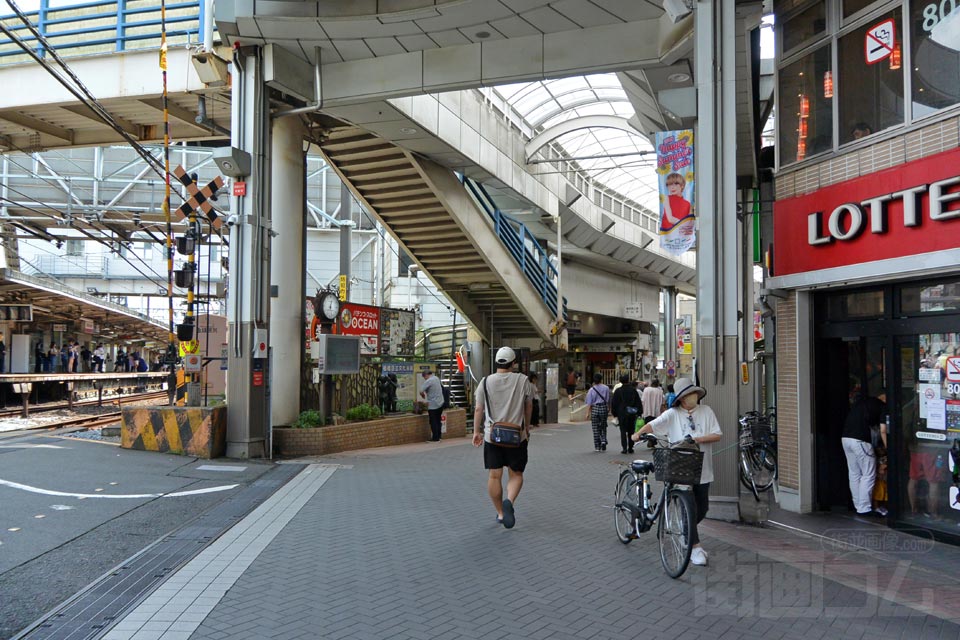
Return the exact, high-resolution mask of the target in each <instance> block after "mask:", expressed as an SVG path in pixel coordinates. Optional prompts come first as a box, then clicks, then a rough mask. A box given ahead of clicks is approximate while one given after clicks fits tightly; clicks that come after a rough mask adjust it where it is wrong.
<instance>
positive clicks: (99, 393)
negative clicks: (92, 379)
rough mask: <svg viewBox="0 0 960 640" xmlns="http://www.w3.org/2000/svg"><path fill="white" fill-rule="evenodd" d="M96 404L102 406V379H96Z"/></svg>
mask: <svg viewBox="0 0 960 640" xmlns="http://www.w3.org/2000/svg"><path fill="white" fill-rule="evenodd" d="M96 387H97V406H98V407H102V406H103V380H97V383H96Z"/></svg>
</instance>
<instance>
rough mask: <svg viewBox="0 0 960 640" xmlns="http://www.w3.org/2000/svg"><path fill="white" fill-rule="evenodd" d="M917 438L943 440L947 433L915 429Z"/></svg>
mask: <svg viewBox="0 0 960 640" xmlns="http://www.w3.org/2000/svg"><path fill="white" fill-rule="evenodd" d="M917 439H918V440H938V441H940V442H943V441H944V440H946V439H947V434H945V433H930V432H929V431H917Z"/></svg>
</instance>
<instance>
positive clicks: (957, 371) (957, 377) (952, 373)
mask: <svg viewBox="0 0 960 640" xmlns="http://www.w3.org/2000/svg"><path fill="white" fill-rule="evenodd" d="M947 382H960V356H951V357H949V358H947Z"/></svg>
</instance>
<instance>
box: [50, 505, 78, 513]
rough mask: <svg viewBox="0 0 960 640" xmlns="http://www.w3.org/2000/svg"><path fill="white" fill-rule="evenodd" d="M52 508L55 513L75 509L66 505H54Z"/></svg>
mask: <svg viewBox="0 0 960 640" xmlns="http://www.w3.org/2000/svg"><path fill="white" fill-rule="evenodd" d="M50 508H51V509H53V510H54V511H69V510H70V509H73V507H68V506H67V505H65V504H52V505H50Z"/></svg>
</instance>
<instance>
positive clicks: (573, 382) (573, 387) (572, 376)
mask: <svg viewBox="0 0 960 640" xmlns="http://www.w3.org/2000/svg"><path fill="white" fill-rule="evenodd" d="M576 393H577V374H576V372H575V371H574V370H573V367H567V401H568V402H569V403H570V406H573V396H574V394H576Z"/></svg>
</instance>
